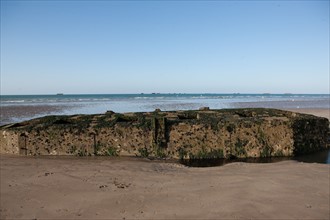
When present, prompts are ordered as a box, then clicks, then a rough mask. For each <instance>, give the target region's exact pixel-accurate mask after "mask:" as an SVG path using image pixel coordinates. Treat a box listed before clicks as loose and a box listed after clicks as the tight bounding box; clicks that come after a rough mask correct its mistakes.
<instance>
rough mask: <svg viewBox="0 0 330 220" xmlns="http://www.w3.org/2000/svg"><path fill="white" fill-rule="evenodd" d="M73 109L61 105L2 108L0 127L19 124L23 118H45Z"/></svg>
mask: <svg viewBox="0 0 330 220" xmlns="http://www.w3.org/2000/svg"><path fill="white" fill-rule="evenodd" d="M69 108H72V106H60V105H19V106H1V111H0V116H1V121H0V125H4V124H8V123H13V121H15V122H19V121H21V120H19V119H22V118H26V119H29V118H35V117H38V116H45V115H49V114H56V113H60V112H62V111H63V110H65V109H69Z"/></svg>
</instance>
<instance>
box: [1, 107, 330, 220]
mask: <svg viewBox="0 0 330 220" xmlns="http://www.w3.org/2000/svg"><path fill="white" fill-rule="evenodd" d="M294 110H297V109H294ZM297 111H299V112H303V113H309V114H315V115H318V116H323V117H326V116H327V115H328V116H329V114H328V113H329V110H328V109H318V110H317V109H314V110H310V109H307V110H302V109H299V110H297ZM0 157H1V160H0V165H1V167H0V171H1V172H0V177H1V179H0V180H1V181H0V217H1V219H329V216H330V208H329V207H330V165H329V164H316V163H301V162H295V161H284V162H278V163H271V164H249V163H231V164H227V165H224V166H221V167H211V168H210V167H209V168H189V167H185V166H183V165H180V164H176V163H164V162H161V161H149V160H145V159H138V158H125V157H120V158H109V157H89V158H79V157H49V156H48V157H23V156H11V155H0Z"/></svg>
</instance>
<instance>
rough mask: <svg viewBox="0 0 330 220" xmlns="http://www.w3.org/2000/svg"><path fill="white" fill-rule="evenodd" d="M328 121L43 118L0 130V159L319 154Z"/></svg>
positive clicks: (282, 114)
mask: <svg viewBox="0 0 330 220" xmlns="http://www.w3.org/2000/svg"><path fill="white" fill-rule="evenodd" d="M328 132H329V121H328V119H326V118H321V117H316V116H312V115H306V114H298V113H293V112H288V111H282V110H276V109H222V110H209V109H202V110H196V111H195V110H191V111H170V112H161V111H154V112H145V113H127V114H119V113H114V112H108V113H106V114H98V115H74V116H47V117H43V118H38V119H33V120H30V121H26V122H22V123H16V124H10V125H6V126H2V127H0V152H1V153H11V154H22V155H80V156H87V155H112V156H115V155H137V156H155V157H167V158H184V159H188V158H233V157H238V158H244V157H274V156H293V155H298V154H307V153H311V152H315V151H319V150H322V149H325V148H326V147H327V139H328Z"/></svg>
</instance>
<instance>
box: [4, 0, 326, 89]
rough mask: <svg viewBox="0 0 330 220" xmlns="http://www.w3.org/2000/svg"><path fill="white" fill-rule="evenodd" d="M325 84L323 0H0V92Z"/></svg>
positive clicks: (318, 86) (311, 86)
mask: <svg viewBox="0 0 330 220" xmlns="http://www.w3.org/2000/svg"><path fill="white" fill-rule="evenodd" d="M329 87H330V85H329V1H314V0H313V1H3V0H1V89H0V91H1V95H10V94H12V95H14V94H56V93H65V94H112V93H117V94H118V93H151V92H160V93H174V92H176V93H178V92H179V93H236V92H237V93H325V94H328V93H329V90H330V88H329Z"/></svg>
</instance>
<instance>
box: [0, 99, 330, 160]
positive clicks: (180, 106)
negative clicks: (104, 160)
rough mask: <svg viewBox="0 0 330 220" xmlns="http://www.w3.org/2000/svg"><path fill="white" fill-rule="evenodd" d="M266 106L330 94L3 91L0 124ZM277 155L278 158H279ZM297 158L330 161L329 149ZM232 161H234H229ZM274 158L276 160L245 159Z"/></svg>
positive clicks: (317, 103) (325, 102)
mask: <svg viewBox="0 0 330 220" xmlns="http://www.w3.org/2000/svg"><path fill="white" fill-rule="evenodd" d="M204 106H208V107H210V108H211V109H222V108H246V107H263V108H279V109H299V108H317V109H329V108H330V95H329V94H181V93H180V94H158V93H157V94H100V95H88V94H82V95H67V94H64V95H2V96H0V107H1V108H0V109H1V111H0V113H1V120H0V125H3V124H7V123H13V122H20V121H24V120H29V119H32V118H36V117H42V116H45V115H74V114H99V113H105V112H106V111H108V110H112V111H114V112H120V113H123V112H148V111H154V110H155V109H157V108H159V109H161V110H163V111H172V110H193V109H199V108H200V107H204ZM276 159H278V158H276ZM280 159H282V160H287V159H295V160H298V161H304V162H318V163H328V164H330V149H328V150H325V151H324V152H320V153H317V154H315V155H308V156H307V157H306V156H304V157H301V158H280ZM227 162H228V161H225V160H215V161H202V162H201V161H197V162H195V164H194V163H192V162H191V161H190V162H189V164H187V165H189V166H217V165H222V164H225V163H227ZM230 162H231V161H230ZM244 162H274V161H244Z"/></svg>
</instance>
